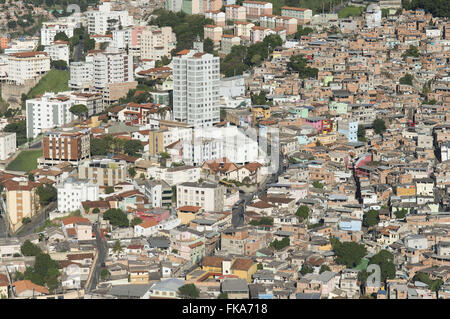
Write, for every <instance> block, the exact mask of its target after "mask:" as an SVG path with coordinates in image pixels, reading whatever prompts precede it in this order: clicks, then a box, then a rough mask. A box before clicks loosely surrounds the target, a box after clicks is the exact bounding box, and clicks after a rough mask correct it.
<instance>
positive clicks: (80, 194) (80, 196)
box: [56, 177, 99, 213]
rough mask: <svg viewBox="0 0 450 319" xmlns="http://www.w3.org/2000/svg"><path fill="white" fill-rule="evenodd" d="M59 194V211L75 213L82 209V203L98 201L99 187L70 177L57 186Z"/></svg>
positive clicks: (87, 181)
mask: <svg viewBox="0 0 450 319" xmlns="http://www.w3.org/2000/svg"><path fill="white" fill-rule="evenodd" d="M56 189H57V192H58V211H60V212H62V213H65V212H73V211H76V210H77V209H81V203H82V202H84V201H87V200H90V201H95V200H98V198H99V197H98V194H99V190H98V185H97V184H93V183H92V182H91V181H89V180H79V179H75V178H74V177H69V178H68V179H66V180H65V181H64V182H63V183H61V184H59V185H57V186H56Z"/></svg>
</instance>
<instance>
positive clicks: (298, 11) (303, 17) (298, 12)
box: [281, 6, 312, 24]
mask: <svg viewBox="0 0 450 319" xmlns="http://www.w3.org/2000/svg"><path fill="white" fill-rule="evenodd" d="M281 15H282V16H285V17H292V18H296V19H297V21H298V23H299V24H306V23H308V22H310V21H311V18H312V10H311V9H305V8H295V7H287V6H286V7H281Z"/></svg>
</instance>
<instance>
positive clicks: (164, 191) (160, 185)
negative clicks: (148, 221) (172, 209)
mask: <svg viewBox="0 0 450 319" xmlns="http://www.w3.org/2000/svg"><path fill="white" fill-rule="evenodd" d="M144 189H145V196H147V198H148V199H149V200H150V203H151V205H152V207H169V206H170V205H171V204H172V188H171V187H170V185H169V184H167V183H166V182H165V181H154V180H152V181H145V183H144Z"/></svg>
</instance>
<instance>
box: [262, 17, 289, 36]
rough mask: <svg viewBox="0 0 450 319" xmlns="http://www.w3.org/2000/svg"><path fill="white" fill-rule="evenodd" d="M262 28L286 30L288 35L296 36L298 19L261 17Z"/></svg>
mask: <svg viewBox="0 0 450 319" xmlns="http://www.w3.org/2000/svg"><path fill="white" fill-rule="evenodd" d="M259 23H260V26H261V27H265V28H270V29H277V28H282V29H285V30H286V34H287V35H289V34H294V33H296V32H297V19H295V18H292V17H284V16H276V15H261V16H260V17H259Z"/></svg>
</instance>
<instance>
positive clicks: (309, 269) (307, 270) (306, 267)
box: [300, 264, 314, 276]
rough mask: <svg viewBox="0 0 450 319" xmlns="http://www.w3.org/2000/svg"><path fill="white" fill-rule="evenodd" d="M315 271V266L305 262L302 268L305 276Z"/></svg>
mask: <svg viewBox="0 0 450 319" xmlns="http://www.w3.org/2000/svg"><path fill="white" fill-rule="evenodd" d="M313 272H314V268H313V267H312V266H311V265H308V264H303V266H302V268H301V269H300V273H301V274H302V275H303V276H304V275H306V274H311V273H313Z"/></svg>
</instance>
